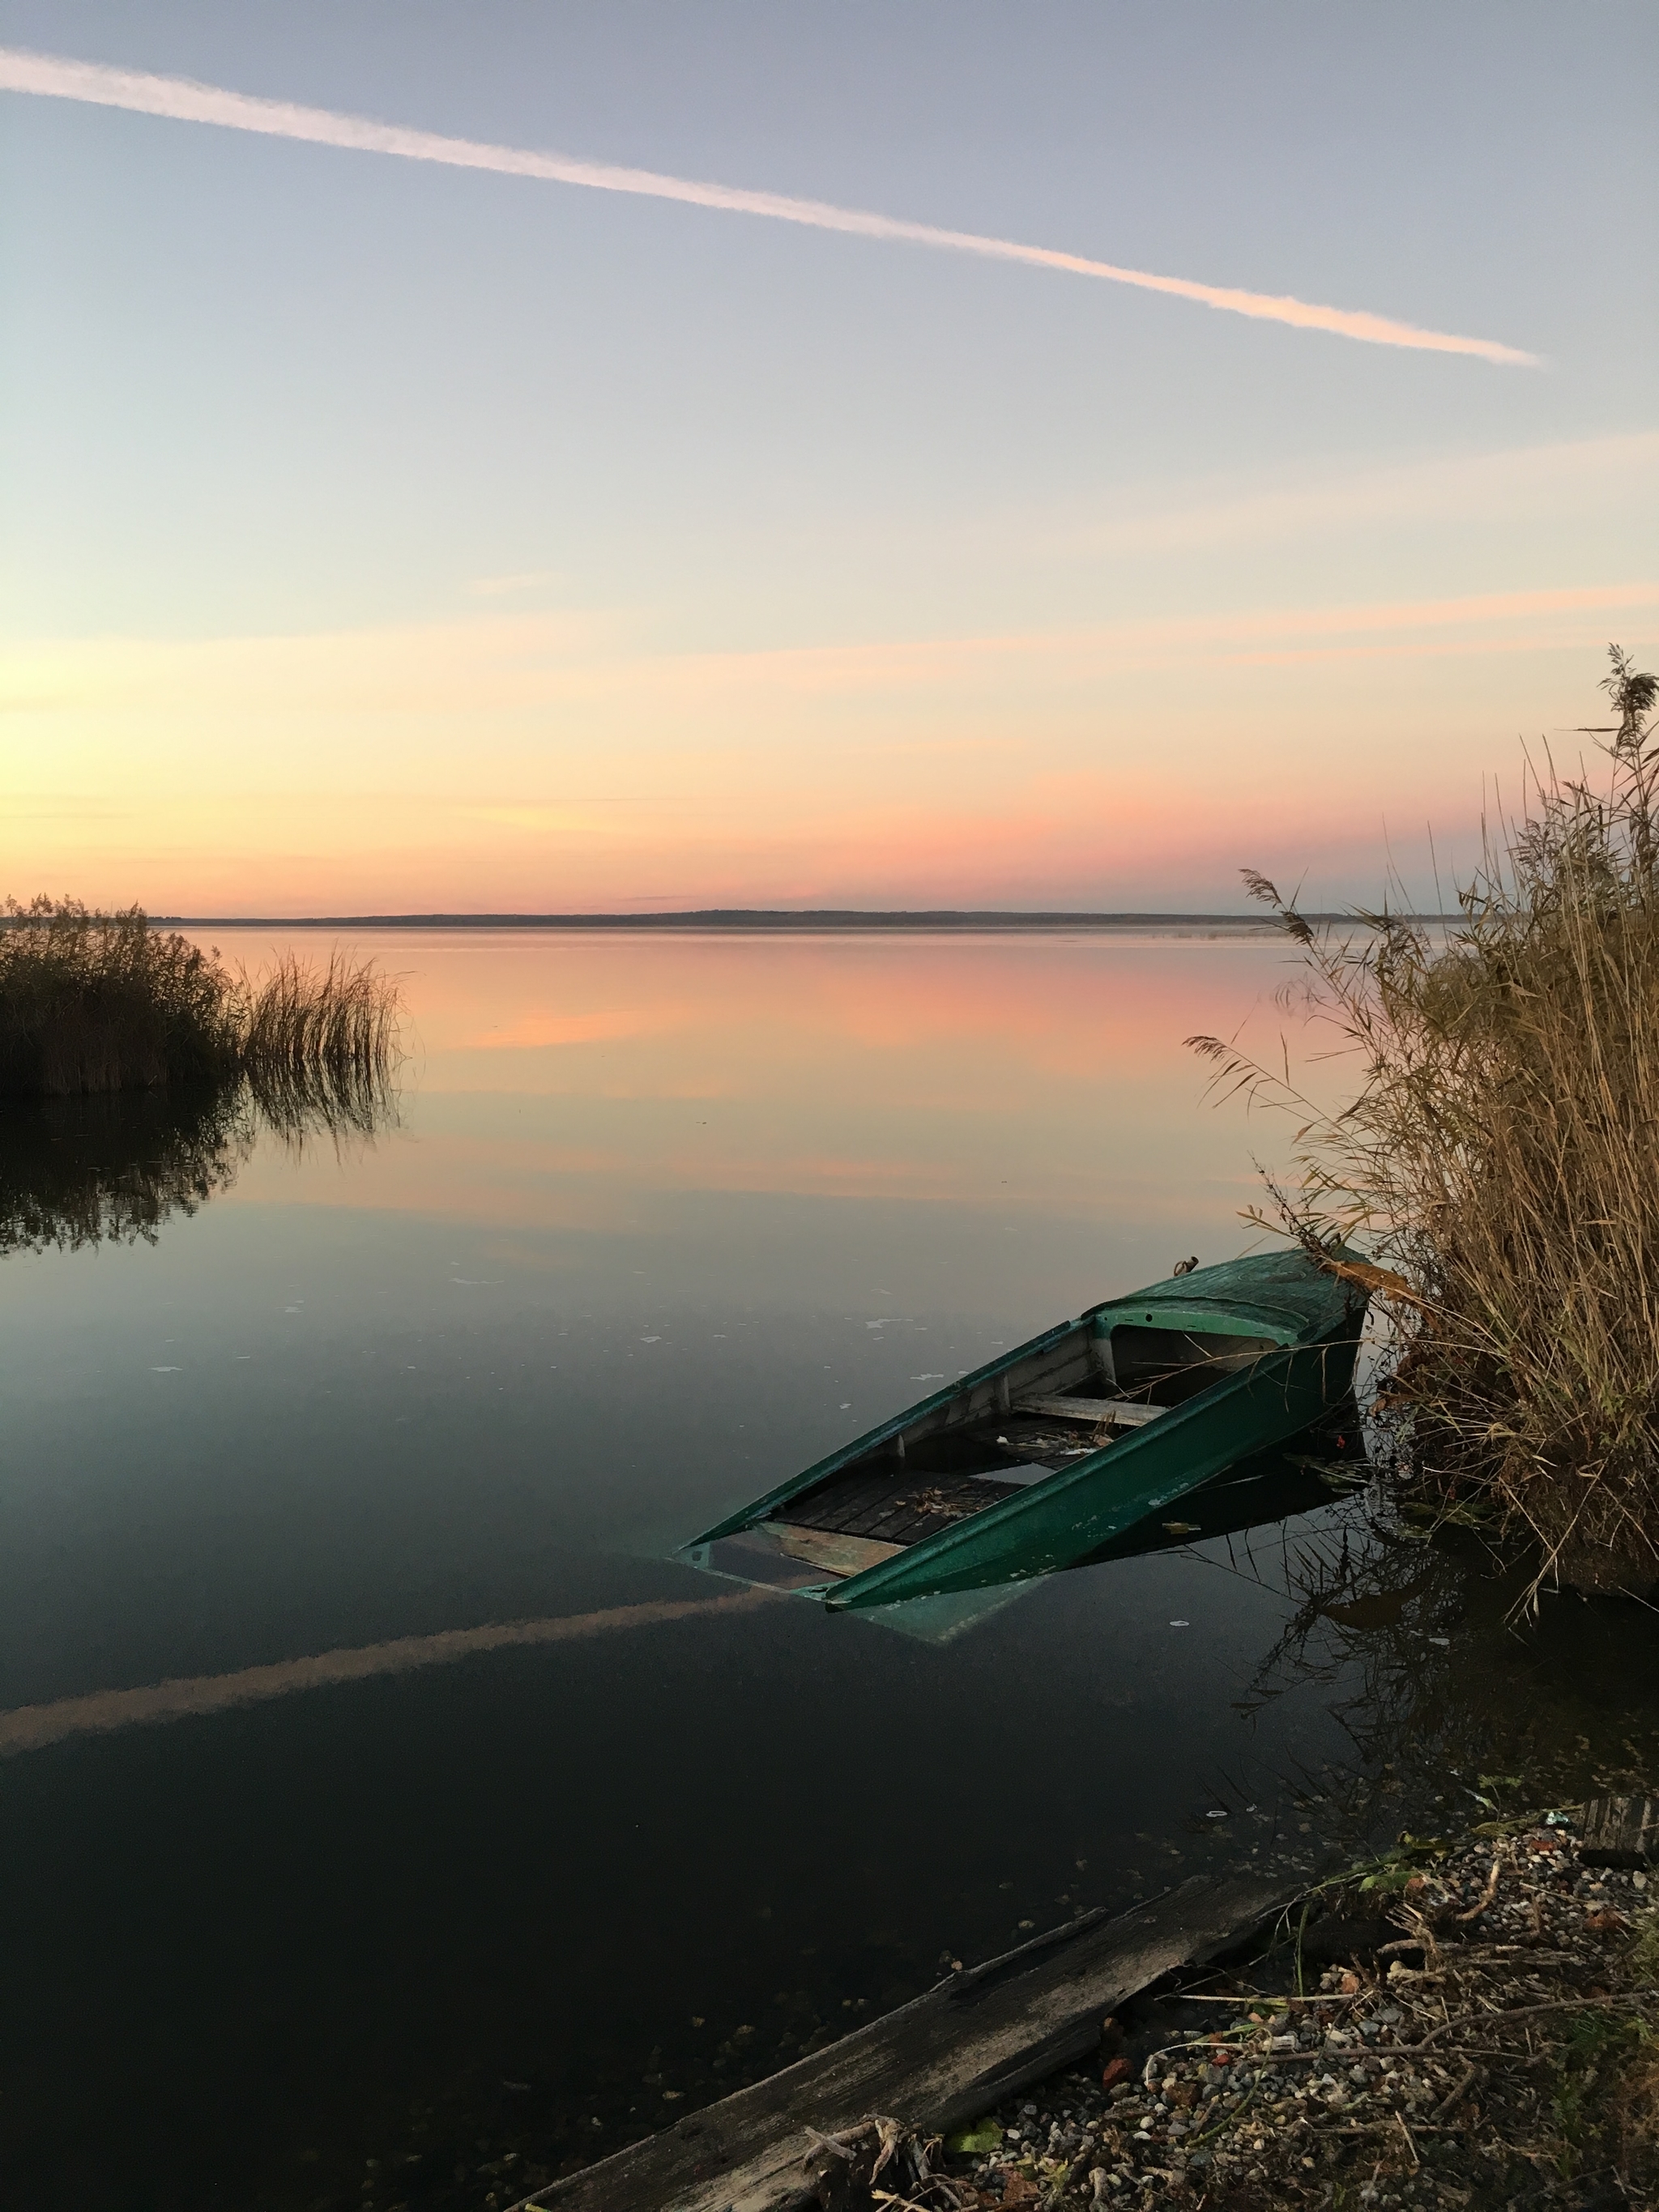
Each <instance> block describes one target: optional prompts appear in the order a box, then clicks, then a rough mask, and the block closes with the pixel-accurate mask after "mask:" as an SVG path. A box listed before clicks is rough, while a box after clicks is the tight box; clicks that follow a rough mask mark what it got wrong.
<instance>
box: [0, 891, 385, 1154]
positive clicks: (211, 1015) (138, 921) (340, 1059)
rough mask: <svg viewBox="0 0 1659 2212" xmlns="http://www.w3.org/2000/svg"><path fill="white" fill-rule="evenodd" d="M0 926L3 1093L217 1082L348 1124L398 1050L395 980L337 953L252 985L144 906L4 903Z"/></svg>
mask: <svg viewBox="0 0 1659 2212" xmlns="http://www.w3.org/2000/svg"><path fill="white" fill-rule="evenodd" d="M7 913H8V915H9V921H8V922H7V924H6V926H5V927H3V928H0V1091H3V1092H9V1093H13V1094H19V1093H21V1094H24V1095H28V1096H33V1097H73V1096H76V1095H77V1094H81V1093H87V1092H101V1091H133V1090H155V1089H160V1088H162V1087H164V1086H165V1087H172V1088H179V1087H185V1088H188V1087H191V1086H212V1085H222V1084H225V1083H228V1082H232V1081H234V1080H236V1079H239V1078H245V1079H246V1080H247V1082H248V1083H249V1084H250V1085H252V1089H253V1091H254V1093H255V1096H256V1097H264V1098H265V1099H268V1100H269V1101H270V1103H271V1104H272V1106H273V1107H274V1108H276V1109H279V1110H280V1109H282V1108H283V1103H284V1101H287V1102H288V1103H289V1104H290V1105H292V1104H294V1103H305V1104H311V1105H314V1106H318V1107H321V1108H324V1109H328V1108H333V1109H337V1111H339V1112H340V1113H341V1114H343V1115H344V1117H345V1118H346V1119H347V1120H350V1119H351V1118H352V1117H353V1115H354V1114H356V1113H357V1112H358V1110H359V1109H362V1108H363V1107H364V1104H365V1102H368V1101H372V1099H373V1098H374V1096H375V1094H378V1093H379V1092H380V1091H383V1090H384V1088H385V1086H386V1084H387V1083H388V1082H389V1080H390V1077H391V1073H392V1068H393V1067H394V1066H395V1064H396V1060H397V1057H398V989H397V986H396V984H395V982H394V981H392V979H391V978H390V977H389V976H386V975H383V974H381V973H380V970H379V969H376V968H374V966H373V965H372V964H370V965H365V966H362V967H356V966H353V965H352V964H351V963H349V962H348V961H346V960H343V959H342V958H341V957H339V956H338V955H331V957H330V959H329V962H328V964H327V966H326V967H325V968H324V969H311V968H307V967H305V966H303V965H302V964H301V963H300V962H298V961H297V960H295V959H294V958H293V957H287V958H284V959H283V960H280V961H278V963H276V967H275V968H274V969H272V970H271V971H270V974H268V975H265V976H264V977H263V978H261V979H260V980H259V981H257V982H256V981H249V979H248V978H247V976H246V975H245V974H243V973H242V972H241V971H240V970H234V971H233V970H232V969H228V968H227V967H226V966H225V965H224V963H223V962H222V960H221V959H220V957H219V955H218V953H217V951H213V952H204V951H203V950H202V948H201V947H200V946H199V945H192V944H191V942H190V940H189V939H187V938H185V937H183V936H180V935H179V933H178V932H177V931H176V930H157V929H152V928H151V927H150V926H149V921H148V920H147V919H146V917H145V915H144V914H143V911H142V910H141V909H140V908H137V907H130V908H126V909H125V910H124V911H122V912H120V913H117V914H101V913H97V912H94V911H91V910H89V909H88V908H86V907H84V906H82V904H81V902H79V901H78V900H76V899H62V900H52V899H47V898H37V899H35V900H33V902H31V903H30V904H29V905H28V906H27V907H23V906H20V905H19V904H18V903H17V902H16V901H15V900H8V901H7Z"/></svg>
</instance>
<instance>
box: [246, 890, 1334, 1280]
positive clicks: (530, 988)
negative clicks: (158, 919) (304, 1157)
mask: <svg viewBox="0 0 1659 2212" xmlns="http://www.w3.org/2000/svg"><path fill="white" fill-rule="evenodd" d="M221 936H222V942H223V946H224V950H225V951H227V953H228V955H230V957H234V958H240V959H246V961H247V962H248V963H249V965H250V966H251V967H252V968H254V969H257V968H258V966H259V964H260V963H261V961H262V960H263V959H264V958H265V957H268V948H269V947H270V945H273V944H274V943H276V942H279V941H280V940H276V939H271V938H270V935H269V933H259V934H258V935H255V934H254V933H252V932H250V933H246V936H244V935H243V934H242V933H234V934H233V933H221ZM325 942H326V940H325V939H320V938H313V937H312V936H311V935H310V934H309V933H306V934H302V935H301V937H299V938H298V939H295V943H296V945H298V948H299V950H300V951H301V953H302V955H315V954H316V953H318V952H319V951H320V950H321V949H322V945H324V944H325ZM354 942H355V943H356V945H357V947H358V950H359V951H361V952H362V953H364V954H369V953H372V954H373V956H374V957H376V958H377V959H378V960H379V961H380V963H381V964H382V965H384V966H385V967H386V968H388V969H392V970H393V971H395V972H397V973H398V974H400V975H404V977H405V979H406V980H405V986H404V987H405V991H406V994H407V998H408V1003H409V1009H410V1025H411V1035H412V1037H413V1039H414V1042H415V1048H416V1049H415V1058H414V1062H413V1068H414V1071H415V1073H414V1077H413V1081H412V1084H411V1092H410V1100H409V1102H408V1106H407V1111H406V1117H405V1127H404V1132H403V1133H402V1135H401V1137H399V1138H394V1139H391V1140H389V1141H387V1142H386V1143H383V1144H381V1145H380V1146H377V1147H375V1148H374V1149H373V1150H372V1151H371V1152H369V1153H368V1154H367V1155H366V1156H365V1157H364V1158H362V1160H361V1162H359V1163H358V1164H356V1166H355V1167H354V1170H353V1172H352V1174H351V1175H350V1176H349V1177H347V1178H344V1179H342V1178H340V1177H338V1176H336V1175H335V1174H334V1172H333V1171H332V1167H331V1164H329V1165H328V1166H327V1167H325V1166H323V1165H322V1164H319V1166H318V1167H317V1168H316V1170H306V1171H302V1172H301V1175H300V1176H299V1178H298V1180H297V1182H295V1181H293V1179H292V1178H291V1176H290V1171H289V1170H288V1169H287V1168H286V1166H283V1165H281V1164H278V1163H277V1162H276V1159H275V1158H271V1157H270V1156H267V1158H266V1159H265V1161H264V1163H263V1164H260V1165H258V1166H256V1167H255V1168H254V1169H253V1170H250V1171H249V1173H247V1174H246V1175H245V1176H244V1177H243V1179H242V1182H241V1184H240V1195H241V1197H242V1199H243V1200H252V1199H253V1198H255V1197H263V1196H265V1195H268V1194H269V1195H275V1194H277V1192H278V1191H281V1192H282V1193H283V1194H284V1195H289V1194H291V1195H293V1196H297V1197H308V1198H312V1199H315V1200H319V1201H322V1202H326V1203H330V1204H337V1203H342V1202H344V1203H347V1204H352V1205H367V1206H413V1207H417V1208H419V1209H421V1210H423V1211H431V1210H435V1209H442V1210H454V1211H457V1212H475V1213H477V1214H479V1215H481V1216H488V1217H491V1218H513V1219H520V1220H532V1219H542V1220H551V1219H554V1218H577V1219H586V1220H592V1219H596V1218H602V1217H603V1216H604V1215H605V1213H607V1212H608V1213H609V1214H610V1215H611V1218H622V1217H623V1216H624V1215H626V1214H628V1213H629V1212H631V1211H634V1210H636V1209H637V1208H638V1207H639V1206H640V1205H641V1204H642V1203H643V1201H644V1199H645V1196H646V1194H663V1193H670V1192H676V1193H681V1194H694V1193H699V1192H706V1193H712V1192H732V1193H736V1192H750V1193H754V1194H763V1193H773V1194H785V1193H793V1194H799V1195H803V1196H805V1195H811V1196H815V1197H822V1198H827V1197H835V1196H841V1197H848V1198H851V1197H860V1198H866V1199H887V1200H892V1201H895V1202H901V1203H903V1202H916V1201H922V1200H930V1201H948V1202H950V1203H951V1204H952V1205H955V1206H969V1207H973V1208H985V1207H989V1208H995V1207H997V1206H1010V1205H1018V1206H1019V1207H1020V1209H1021V1210H1022V1212H1027V1211H1030V1210H1036V1211H1039V1212H1045V1213H1054V1212H1060V1213H1064V1214H1066V1215H1067V1216H1070V1217H1072V1218H1074V1219H1076V1218H1087V1219H1089V1220H1090V1221H1091V1222H1092V1223H1094V1224H1095V1225H1097V1226H1096V1231H1095V1233H1096V1234H1097V1236H1098V1235H1102V1234H1103V1235H1105V1236H1106V1237H1108V1238H1109V1239H1110V1240H1113V1241H1114V1242H1115V1243H1117V1242H1120V1241H1121V1239H1123V1238H1125V1237H1127V1238H1128V1239H1129V1240H1130V1242H1131V1244H1132V1245H1133V1249H1135V1250H1136V1251H1137V1253H1139V1251H1140V1250H1142V1249H1145V1251H1146V1257H1145V1259H1144V1260H1142V1259H1139V1258H1137V1260H1136V1261H1134V1262H1133V1265H1134V1266H1136V1267H1139V1268H1140V1269H1141V1271H1142V1274H1143V1275H1145V1274H1147V1273H1150V1274H1152V1275H1156V1274H1158V1273H1162V1272H1164V1268H1165V1267H1167V1266H1168V1264H1169V1262H1170V1260H1172V1259H1174V1258H1176V1257H1178V1256H1180V1255H1179V1254H1176V1252H1174V1251H1173V1250H1171V1251H1170V1252H1169V1253H1168V1254H1165V1253H1164V1249H1163V1246H1164V1243H1169V1241H1170V1237H1175V1238H1176V1241H1177V1242H1180V1241H1182V1239H1183V1238H1185V1239H1188V1240H1190V1239H1192V1238H1196V1239H1197V1240H1198V1243H1199V1244H1200V1247H1201V1248H1202V1249H1203V1252H1204V1255H1205V1256H1206V1258H1216V1257H1224V1256H1226V1255H1227V1254H1229V1253H1231V1251H1232V1250H1234V1249H1237V1245H1238V1243H1239V1241H1240V1239H1241V1237H1242V1236H1243V1230H1242V1227H1241V1225H1239V1224H1238V1223H1237V1220H1236V1218H1235V1213H1236V1210H1237V1207H1239V1206H1243V1205H1245V1204H1248V1203H1249V1200H1251V1199H1252V1198H1253V1197H1254V1196H1255V1186H1254V1181H1253V1176H1252V1170H1251V1167H1250V1154H1251V1152H1252V1150H1255V1151H1264V1150H1265V1151H1266V1152H1269V1153H1273V1152H1278V1151H1279V1150H1280V1149H1282V1146H1283V1141H1284V1139H1285V1136H1286V1135H1287V1134H1288V1133H1289V1129H1288V1125H1286V1126H1285V1127H1279V1125H1277V1124H1276V1123H1270V1122H1267V1121H1261V1120H1259V1119H1258V1120H1255V1121H1251V1120H1249V1119H1248V1118H1247V1117H1246V1115H1245V1114H1244V1112H1243V1109H1242V1107H1238V1106H1235V1107H1231V1108H1223V1109H1219V1110H1212V1109H1210V1108H1209V1107H1208V1106H1206V1104H1204V1103H1202V1093H1203V1089H1204V1069H1203V1066H1202V1064H1201V1063H1200V1061H1199V1060H1197V1059H1196V1058H1195V1057H1194V1055H1193V1054H1191V1053H1190V1052H1188V1050H1186V1049H1185V1047H1184V1042H1183V1040H1184V1039H1185V1038H1186V1037H1187V1036H1189V1035H1191V1034H1193V1033H1194V1031H1212V1032H1218V1033H1220V1034H1222V1035H1224V1036H1231V1034H1232V1033H1233V1032H1234V1031H1235V1030H1237V1029H1238V1027H1239V1025H1240V1024H1241V1022H1243V1021H1245V1020H1246V1018H1249V1017H1251V1016H1252V1015H1254V1019H1253V1020H1252V1021H1251V1024H1250V1027H1249V1030H1248V1031H1247V1032H1246V1035H1247V1039H1253V1040H1255V1042H1256V1043H1257V1045H1258V1046H1259V1048H1261V1049H1263V1050H1268V1051H1271V1050H1272V1049H1273V1046H1274V1043H1275V1041H1276V1039H1277V1037H1278V1036H1279V1032H1280V1030H1281V1028H1282V1027H1284V1026H1285V1024H1284V1023H1283V1022H1282V1021H1281V1018H1280V1017H1279V1015H1278V1014H1277V1012H1275V1010H1274V1009H1273V1007H1272V1006H1270V1005H1268V1004H1266V1003H1265V1002H1266V1001H1267V1000H1269V999H1270V997H1271V994H1272V993H1273V991H1274V990H1275V989H1276V988H1277V987H1278V986H1279V984H1280V983H1281V982H1283V981H1285V977H1286V975H1287V974H1288V973H1289V970H1288V969H1287V966H1286V961H1285V952H1284V950H1283V949H1282V948H1281V947H1280V946H1279V945H1276V944H1274V943H1273V942H1271V941H1267V942H1263V941H1259V940H1258V941H1254V942H1243V943H1227V942H1219V943H1217V942H1211V943H1184V942H1176V943H1171V942H1158V941H1156V940H1151V939H1143V940H1136V941H1129V942H1124V941H1120V940H1115V939H1091V938H1085V937H1079V938H1073V939H1053V938H1041V939H1024V938H1013V939H1011V938H1006V937H991V938H979V939H963V938H957V937H944V938H940V937H933V938H929V937H917V936H910V935H904V936H894V937H886V938H874V939H870V938H865V937H862V936H842V937H835V938H795V937H784V938H764V937H750V936H744V937H742V938H738V939H732V938H730V937H726V938H721V937H714V936H684V937H679V936H675V937H668V938H662V937H657V936H655V935H653V936H651V937H634V936H629V937H608V936H603V935H588V934H580V933H578V934H568V935H567V934H560V933H500V934H497V933H489V934H488V935H485V934H483V933H450V934H442V933H424V932H409V933H396V934H392V933H387V934H386V935H385V936H383V937H380V938H374V937H371V936H368V935H365V936H364V937H362V939H357V940H354ZM1289 1026H1290V1030H1291V1036H1292V1041H1293V1042H1299V1040H1300V1036H1301V1032H1300V1031H1299V1029H1298V1027H1297V1024H1294V1023H1292V1024H1290V1025H1289ZM1165 1225H1167V1227H1166V1226H1165ZM1143 1230H1144V1231H1146V1235H1147V1236H1152V1234H1153V1232H1154V1231H1156V1236H1157V1238H1158V1239H1161V1241H1159V1242H1156V1243H1152V1244H1146V1245H1145V1246H1144V1247H1143V1243H1142V1236H1141V1232H1142V1231H1143ZM1182 1249H1183V1250H1185V1249H1187V1246H1186V1244H1184V1243H1183V1246H1182ZM1126 1264H1127V1259H1126ZM1138 1279H1139V1278H1138ZM1127 1286H1128V1285H1125V1287H1127ZM1106 1287H1107V1286H1106V1285H1102V1287H1101V1288H1100V1290H1098V1291H1095V1290H1092V1289H1091V1290H1090V1291H1089V1295H1090V1296H1097V1295H1104V1291H1105V1288H1106Z"/></svg>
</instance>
